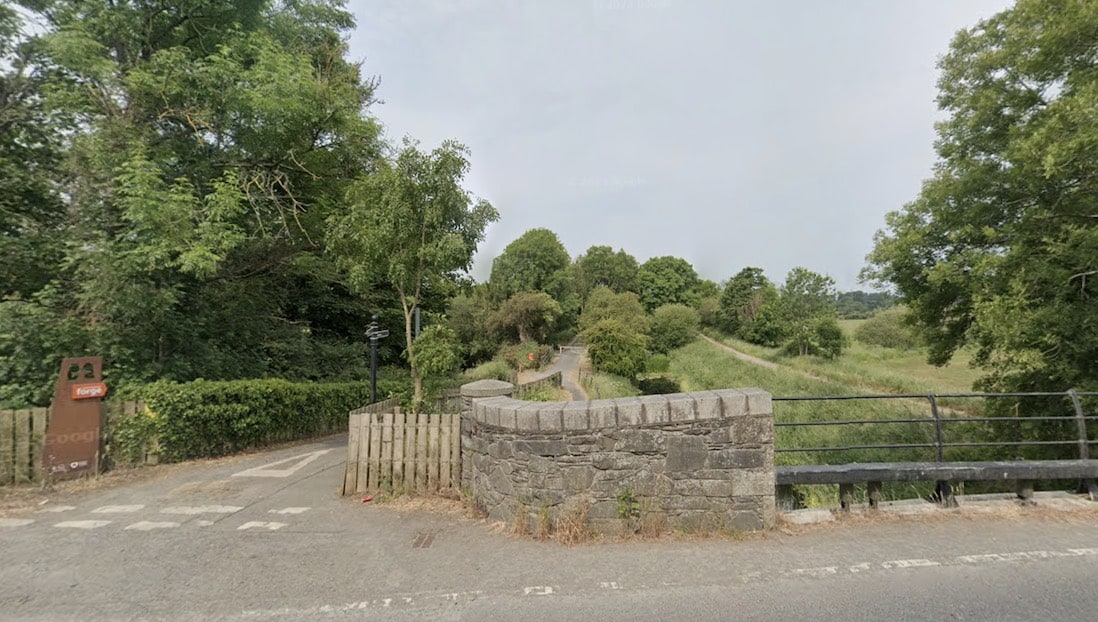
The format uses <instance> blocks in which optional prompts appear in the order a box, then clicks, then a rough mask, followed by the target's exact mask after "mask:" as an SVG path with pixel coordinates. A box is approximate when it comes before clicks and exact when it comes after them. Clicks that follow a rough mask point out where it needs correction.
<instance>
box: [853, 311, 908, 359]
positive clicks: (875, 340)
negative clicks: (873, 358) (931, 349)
mask: <svg viewBox="0 0 1098 622" xmlns="http://www.w3.org/2000/svg"><path fill="white" fill-rule="evenodd" d="M906 317H907V308H906V307H900V306H897V307H891V308H888V309H885V310H883V311H878V312H877V313H876V314H874V315H873V317H871V318H869V319H868V320H866V321H864V322H862V323H861V325H859V326H858V328H856V329H854V338H855V339H857V340H858V341H860V342H862V343H865V344H869V345H874V346H881V347H883V348H896V349H899V350H911V349H913V348H916V347H918V346H919V345H920V339H919V335H918V333H916V332H915V329H914V328H913V327H912V326H910V325H909V324H908V323H907V322H906V320H905V318H906Z"/></svg>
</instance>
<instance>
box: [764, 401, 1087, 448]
mask: <svg viewBox="0 0 1098 622" xmlns="http://www.w3.org/2000/svg"><path fill="white" fill-rule="evenodd" d="M1036 397H1063V398H1067V399H1068V400H1070V402H1071V405H1072V411H1073V414H1070V415H1063V416H1048V415H1038V416H1019V417H970V416H956V417H943V416H942V412H941V411H942V409H941V408H940V407H939V404H938V400H939V399H948V398H984V399H1000V398H1036ZM1081 397H1098V392H1089V391H1083V392H1079V391H1075V390H1069V391H1063V392H1030V393H907V394H894V395H830V396H789V397H778V396H775V397H774V398H773V400H774V401H775V402H811V401H840V400H900V399H904V400H911V399H925V400H927V402H928V403H929V406H930V414H931V417H930V418H925V417H906V418H890V419H839V420H827V421H775V422H774V426H775V427H776V428H783V427H784V428H792V427H812V426H848V425H895V424H927V425H931V424H932V425H933V426H934V442H932V443H880V444H862V445H842V446H827V447H775V449H774V451H775V452H776V453H791V452H839V451H854V450H867V449H920V448H923V449H934V450H935V452H936V460H937V461H938V462H943V461H944V459H945V450H946V449H947V448H950V447H1023V446H1065V445H1075V446H1076V448H1077V452H1078V457H1079V459H1081V460H1086V459H1089V458H1090V445H1092V444H1098V440H1090V439H1089V438H1088V434H1087V422H1088V421H1098V415H1087V414H1085V413H1084V412H1083V405H1082V400H1081V399H1080V398H1081ZM1034 421H1074V422H1075V423H1076V433H1077V435H1076V437H1075V438H1072V439H1062V440H1017V441H1001V440H994V441H993V440H965V441H955V442H947V441H946V438H945V437H946V432H945V428H946V427H947V426H948V425H950V424H953V423H991V422H994V423H1001V422H1018V423H1023V422H1034Z"/></svg>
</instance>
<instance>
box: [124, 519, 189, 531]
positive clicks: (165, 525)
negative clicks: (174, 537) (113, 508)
mask: <svg viewBox="0 0 1098 622" xmlns="http://www.w3.org/2000/svg"><path fill="white" fill-rule="evenodd" d="M178 526H179V523H173V522H171V521H164V522H159V523H158V522H154V521H147V520H143V521H141V522H139V523H134V524H132V525H128V526H127V527H126V531H130V530H133V531H152V530H153V529H171V528H173V527H178Z"/></svg>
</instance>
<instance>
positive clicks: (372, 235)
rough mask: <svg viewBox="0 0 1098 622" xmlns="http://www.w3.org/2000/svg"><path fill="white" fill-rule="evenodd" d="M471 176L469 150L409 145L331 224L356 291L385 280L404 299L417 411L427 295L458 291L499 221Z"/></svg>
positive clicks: (365, 181)
mask: <svg viewBox="0 0 1098 622" xmlns="http://www.w3.org/2000/svg"><path fill="white" fill-rule="evenodd" d="M468 171H469V160H468V150H467V149H466V148H465V147H464V146H463V145H461V144H459V143H456V142H453V141H446V142H444V143H443V144H442V145H441V146H440V147H438V148H436V149H435V150H433V151H431V152H430V153H425V152H421V151H420V150H419V148H418V146H417V144H416V143H415V142H414V141H411V140H407V139H406V140H405V142H404V147H403V149H401V151H400V153H399V154H398V155H397V157H396V159H395V160H394V161H392V162H384V163H383V165H382V166H381V170H379V171H378V172H377V173H374V174H373V175H369V176H367V177H365V178H362V179H360V180H358V181H357V183H356V184H355V185H354V188H353V190H352V194H351V196H352V203H351V206H350V209H348V210H346V211H344V212H342V213H340V214H338V215H334V216H333V217H332V218H331V220H330V223H329V227H330V231H331V236H332V250H333V254H334V255H335V257H336V258H337V260H338V261H339V263H340V265H342V266H343V267H344V268H346V270H347V272H348V280H349V282H350V284H351V287H352V288H353V289H354V290H355V291H357V292H361V293H369V292H371V291H372V290H373V287H374V285H375V283H376V279H378V278H381V279H382V280H383V281H385V282H387V283H388V284H389V286H390V287H391V288H392V289H393V291H394V292H395V293H396V294H397V296H398V298H399V299H400V306H401V309H402V310H403V313H404V327H405V331H404V334H405V346H406V356H407V358H408V361H409V362H410V363H411V366H412V382H413V385H414V389H413V397H412V404H413V409H418V407H419V404H420V403H422V400H423V386H422V382H423V381H422V377H421V374H420V370H419V368H418V367H417V365H416V354H415V343H414V342H413V341H412V316H413V314H414V313H415V309H416V307H417V306H419V305H420V304H421V301H422V298H423V295H424V293H425V292H427V291H440V290H443V289H445V288H446V287H454V286H455V283H456V280H457V276H458V272H460V271H466V270H468V269H469V267H470V265H471V262H472V258H473V253H474V252H475V251H476V248H477V244H478V243H479V242H480V241H481V240H483V239H484V229H485V228H486V227H487V226H488V224H489V223H491V222H494V221H496V220H497V219H498V218H499V213H498V212H496V210H495V208H494V207H492V206H491V205H490V204H489V203H488V202H486V201H483V200H480V201H475V202H474V200H473V197H472V196H471V195H470V194H469V192H468V191H466V190H465V189H464V188H462V186H461V182H462V180H463V179H464V177H465V175H466V174H467V173H468Z"/></svg>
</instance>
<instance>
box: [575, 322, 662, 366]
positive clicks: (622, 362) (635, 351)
mask: <svg viewBox="0 0 1098 622" xmlns="http://www.w3.org/2000/svg"><path fill="white" fill-rule="evenodd" d="M583 339H584V341H585V342H586V343H587V356H588V358H590V359H591V364H592V365H594V367H595V369H596V370H598V371H602V372H606V373H609V374H614V375H616V376H622V377H625V378H629V379H630V380H632V379H633V378H636V377H637V374H639V373H641V372H642V371H644V369H645V363H646V362H647V360H648V336H647V335H645V334H644V333H641V332H638V331H637V330H636V329H635V328H634V327H633V326H629V325H627V324H625V323H624V322H622V321H620V320H616V319H609V320H602V321H600V322H598V323H596V324H595V325H594V326H591V327H590V328H588V329H587V330H585V331H584V332H583Z"/></svg>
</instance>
